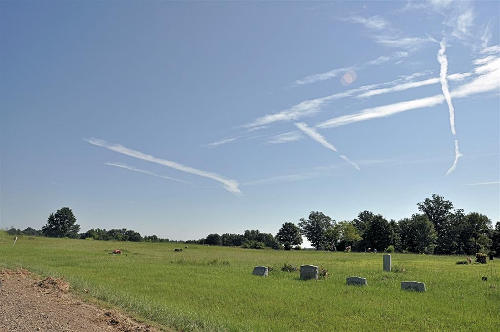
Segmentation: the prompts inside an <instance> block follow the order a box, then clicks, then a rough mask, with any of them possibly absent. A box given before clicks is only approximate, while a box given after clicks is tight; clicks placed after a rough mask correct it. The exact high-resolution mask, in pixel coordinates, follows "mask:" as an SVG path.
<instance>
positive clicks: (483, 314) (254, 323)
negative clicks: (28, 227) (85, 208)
mask: <svg viewBox="0 0 500 332" xmlns="http://www.w3.org/2000/svg"><path fill="white" fill-rule="evenodd" d="M12 243H13V238H12V237H10V236H8V235H7V234H6V233H5V232H0V266H1V267H8V268H15V267H23V268H27V269H29V270H31V271H33V272H36V273H39V274H42V275H53V276H54V275H55V276H60V277H64V278H65V279H66V280H68V281H69V282H70V283H71V286H72V288H73V289H74V291H75V292H77V293H78V292H80V293H83V289H87V290H88V291H89V294H90V295H91V296H93V297H95V298H97V299H99V300H102V301H105V302H107V303H110V304H113V305H116V306H118V307H121V308H123V309H124V310H125V311H128V312H131V313H134V314H136V315H138V316H142V317H145V318H147V319H150V320H152V321H155V322H157V323H159V324H161V325H163V326H167V327H174V328H176V329H182V330H248V331H263V330H274V331H312V330H329V331H333V330H338V331H354V330H371V331H373V330H469V331H470V330H475V331H500V261H498V260H495V261H493V262H491V261H488V264H486V265H479V264H473V265H456V264H455V263H456V261H458V260H460V259H464V258H463V257H456V256H454V257H451V256H424V255H410V254H393V259H392V260H393V267H394V266H396V267H397V268H399V269H400V270H401V269H403V268H404V270H405V272H383V271H382V254H365V253H330V252H315V251H288V252H286V251H274V250H251V249H241V248H226V247H205V246H196V245H189V248H187V249H184V246H183V245H182V246H181V245H180V244H168V243H158V244H155V243H124V242H106V241H90V240H70V239H48V238H34V237H20V238H19V240H18V242H17V244H16V245H15V246H14V247H13V246H12ZM176 247H182V248H183V252H180V253H179V252H174V251H173V249H174V248H176ZM115 248H120V249H122V251H123V254H122V255H121V256H118V255H116V256H115V255H111V254H109V252H110V251H111V250H112V249H115ZM284 263H290V264H294V265H301V264H314V265H322V266H324V267H325V268H326V269H328V272H329V277H328V278H327V279H326V280H319V281H314V280H311V281H301V280H299V278H298V276H299V275H298V272H295V273H287V272H282V271H280V267H281V266H282V265H283V264H284ZM256 265H267V266H273V267H274V270H273V271H272V272H271V273H270V275H269V277H268V278H262V277H257V276H253V275H252V269H253V267H254V266H256ZM353 275H357V276H362V277H366V278H367V279H368V287H355V286H346V285H345V278H346V277H347V276H353ZM482 276H488V281H487V282H484V281H481V277H482ZM403 280H417V281H423V282H425V283H426V286H427V292H425V293H416V292H406V291H402V290H400V281H403Z"/></svg>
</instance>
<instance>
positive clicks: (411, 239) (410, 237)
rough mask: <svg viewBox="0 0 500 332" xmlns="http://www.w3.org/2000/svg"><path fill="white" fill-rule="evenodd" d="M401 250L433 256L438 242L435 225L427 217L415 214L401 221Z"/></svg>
mask: <svg viewBox="0 0 500 332" xmlns="http://www.w3.org/2000/svg"><path fill="white" fill-rule="evenodd" d="M399 227H400V228H401V248H402V250H404V251H409V252H416V253H426V254H432V253H433V252H434V247H435V242H436V232H435V230H434V225H433V224H432V223H431V222H430V221H429V218H427V216H426V215H423V214H414V215H413V216H412V217H411V218H409V219H408V218H405V219H403V220H400V221H399Z"/></svg>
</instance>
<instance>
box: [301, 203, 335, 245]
mask: <svg viewBox="0 0 500 332" xmlns="http://www.w3.org/2000/svg"><path fill="white" fill-rule="evenodd" d="M332 226H333V222H332V218H330V217H329V216H326V215H324V214H323V213H322V212H318V211H312V212H311V213H310V214H309V218H308V219H307V220H306V219H304V218H301V219H300V222H299V227H300V230H301V232H302V234H303V235H305V237H306V238H307V239H308V240H309V242H311V245H312V246H313V247H314V248H316V249H318V250H320V249H324V248H325V247H326V246H327V243H326V241H327V239H326V236H325V233H326V230H327V229H329V228H330V227H332Z"/></svg>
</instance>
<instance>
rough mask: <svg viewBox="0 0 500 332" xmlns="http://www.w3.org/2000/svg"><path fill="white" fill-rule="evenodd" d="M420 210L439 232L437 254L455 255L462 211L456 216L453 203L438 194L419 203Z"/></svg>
mask: <svg viewBox="0 0 500 332" xmlns="http://www.w3.org/2000/svg"><path fill="white" fill-rule="evenodd" d="M417 206H418V209H419V210H420V211H421V212H422V213H424V214H425V215H426V216H427V218H428V219H429V220H430V221H431V222H432V224H433V225H434V230H435V231H436V232H437V245H436V249H435V251H436V253H439V254H453V253H455V251H456V249H455V245H456V243H453V242H454V241H455V240H456V236H457V232H458V228H459V227H460V218H461V216H460V211H456V213H458V215H454V212H453V203H452V202H451V201H448V200H446V199H444V197H443V196H439V195H436V194H433V195H432V198H426V199H425V200H424V201H423V202H420V203H417Z"/></svg>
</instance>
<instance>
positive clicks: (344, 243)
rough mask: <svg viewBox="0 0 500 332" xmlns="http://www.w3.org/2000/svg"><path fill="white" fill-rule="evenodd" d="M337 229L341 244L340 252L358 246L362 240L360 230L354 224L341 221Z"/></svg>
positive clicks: (339, 246) (338, 247) (339, 245)
mask: <svg viewBox="0 0 500 332" xmlns="http://www.w3.org/2000/svg"><path fill="white" fill-rule="evenodd" d="M336 228H337V229H338V233H339V244H338V246H337V249H338V250H345V248H346V247H349V246H351V247H355V246H356V244H357V243H358V242H359V241H361V240H362V238H361V235H359V232H358V229H357V228H356V227H355V226H354V223H352V222H349V221H341V222H339V223H338V224H337V226H336Z"/></svg>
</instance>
